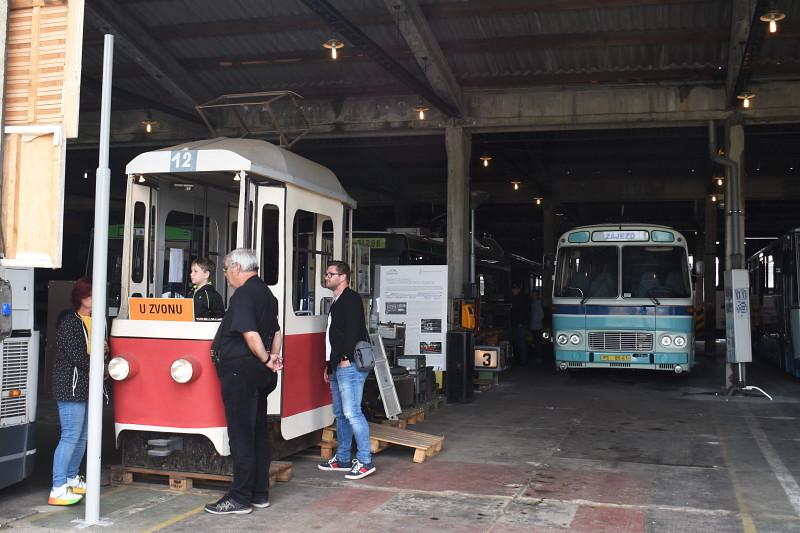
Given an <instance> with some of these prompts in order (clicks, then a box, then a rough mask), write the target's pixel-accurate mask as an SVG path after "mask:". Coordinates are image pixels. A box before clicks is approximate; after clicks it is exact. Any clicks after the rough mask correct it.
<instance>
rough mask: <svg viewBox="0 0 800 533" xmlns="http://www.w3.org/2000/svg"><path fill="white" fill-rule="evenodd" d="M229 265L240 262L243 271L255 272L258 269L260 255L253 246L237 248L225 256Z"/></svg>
mask: <svg viewBox="0 0 800 533" xmlns="http://www.w3.org/2000/svg"><path fill="white" fill-rule="evenodd" d="M225 261H227V263H228V265H229V266H230V265H232V264H234V263H236V264H238V265H239V266H240V267H241V269H242V272H255V271H257V270H258V257H257V256H256V251H255V250H253V249H252V248H237V249H235V250H231V251H230V252H228V255H226V256H225Z"/></svg>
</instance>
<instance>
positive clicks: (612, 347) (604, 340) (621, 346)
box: [589, 331, 653, 352]
mask: <svg viewBox="0 0 800 533" xmlns="http://www.w3.org/2000/svg"><path fill="white" fill-rule="evenodd" d="M589 350H591V351H594V352H652V351H653V334H652V333H643V332H636V331H595V332H590V333H589Z"/></svg>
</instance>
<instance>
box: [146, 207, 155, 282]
mask: <svg viewBox="0 0 800 533" xmlns="http://www.w3.org/2000/svg"><path fill="white" fill-rule="evenodd" d="M155 249H156V206H154V205H153V206H150V239H149V241H148V242H147V250H148V252H147V257H148V261H147V282H148V283H153V275H154V274H155V273H154V272H153V265H154V264H155V262H156V261H155Z"/></svg>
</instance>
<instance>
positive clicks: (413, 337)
mask: <svg viewBox="0 0 800 533" xmlns="http://www.w3.org/2000/svg"><path fill="white" fill-rule="evenodd" d="M379 302H380V308H379V319H380V321H381V322H397V323H403V324H405V325H406V344H405V353H406V354H408V355H424V356H425V361H426V365H427V366H432V367H434V369H435V370H446V368H445V365H446V360H447V358H446V357H445V354H446V353H447V346H446V339H447V335H446V334H447V265H404V266H386V265H383V266H382V268H381V269H380V300H379Z"/></svg>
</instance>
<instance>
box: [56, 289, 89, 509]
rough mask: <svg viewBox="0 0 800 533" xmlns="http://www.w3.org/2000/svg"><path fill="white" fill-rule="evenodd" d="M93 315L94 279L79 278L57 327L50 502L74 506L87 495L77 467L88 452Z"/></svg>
mask: <svg viewBox="0 0 800 533" xmlns="http://www.w3.org/2000/svg"><path fill="white" fill-rule="evenodd" d="M91 315H92V282H91V281H89V279H87V278H80V279H79V280H78V281H77V282H76V283H75V287H74V288H73V289H72V309H71V310H70V311H66V312H64V313H63V314H62V316H61V317H60V318H59V322H58V325H57V327H56V358H55V363H54V364H53V398H54V399H55V400H56V401H57V402H58V418H59V420H60V421H61V438H60V439H59V441H58V446H57V447H56V452H55V455H54V456H53V487H52V489H51V490H50V499H49V500H48V501H47V503H49V504H50V505H73V504H76V503H78V502H79V501H81V498H83V494H86V482H85V481H84V479H83V477H82V476H79V475H78V469H79V468H80V465H81V461H82V460H83V454H84V452H85V451H86V434H87V423H88V417H87V411H88V407H87V406H88V399H89V350H90V347H91V343H90V342H89V339H90V338H91V331H92V317H91Z"/></svg>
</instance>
